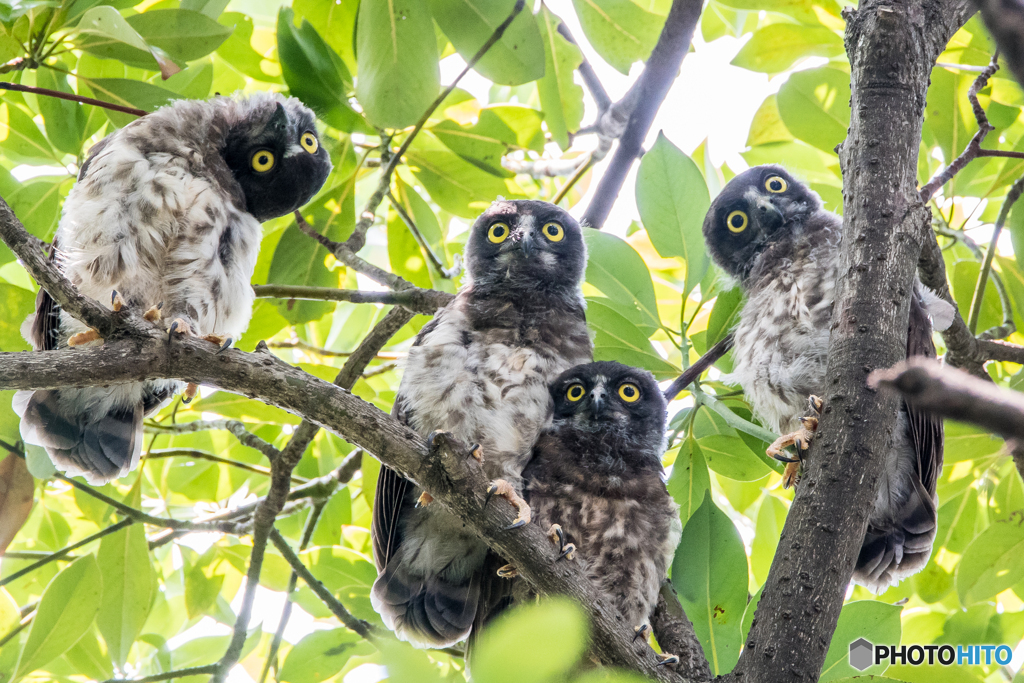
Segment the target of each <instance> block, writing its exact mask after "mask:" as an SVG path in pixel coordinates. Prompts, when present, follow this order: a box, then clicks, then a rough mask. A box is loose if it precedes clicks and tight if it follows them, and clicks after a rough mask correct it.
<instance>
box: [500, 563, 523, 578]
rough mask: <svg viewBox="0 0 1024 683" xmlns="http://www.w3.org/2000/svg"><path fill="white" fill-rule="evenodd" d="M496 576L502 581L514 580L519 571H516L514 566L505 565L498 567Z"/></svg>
mask: <svg viewBox="0 0 1024 683" xmlns="http://www.w3.org/2000/svg"><path fill="white" fill-rule="evenodd" d="M497 574H498V576H500V577H501V578H503V579H514V578H516V577H517V576H519V571H518V570H517V569H516V567H515V565H512V564H506V565H505V566H503V567H498V571H497Z"/></svg>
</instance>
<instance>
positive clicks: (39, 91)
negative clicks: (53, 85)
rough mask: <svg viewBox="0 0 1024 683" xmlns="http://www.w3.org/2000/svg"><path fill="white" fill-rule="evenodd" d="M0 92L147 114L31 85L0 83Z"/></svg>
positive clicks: (138, 110) (132, 113)
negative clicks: (22, 93)
mask: <svg viewBox="0 0 1024 683" xmlns="http://www.w3.org/2000/svg"><path fill="white" fill-rule="evenodd" d="M0 90H13V91H15V92H27V93H32V94H33V95H44V96H46V97H57V98H60V99H62V100H68V101H69V102H78V103H79V104H91V105H92V106H94V107H103V108H104V109H110V110H111V111H119V112H121V113H123V114H131V115H132V116H145V115H146V114H148V113H149V112H147V111H143V110H142V109H136V108H134V107H122V106H121V105H120V104H114V103H113V102H104V101H103V100H97V99H93V98H92V97H82V96H81V95H72V94H71V93H66V92H61V91H59V90H49V89H48V88H36V87H33V86H31V85H21V84H20V83H9V82H7V81H0Z"/></svg>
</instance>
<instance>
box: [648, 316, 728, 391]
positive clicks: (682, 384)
mask: <svg viewBox="0 0 1024 683" xmlns="http://www.w3.org/2000/svg"><path fill="white" fill-rule="evenodd" d="M732 344H733V336H732V332H730V333H729V334H727V335H725V336H724V337H722V340H721V341H720V342H718V343H717V344H715V345H714V346H712V347H711V348H710V349H708V351H707V353H705V354H704V355H703V356H701V357H700V358H698V359H697V361H696V362H695V363H694V364H693V365H691V366H690V367H688V368H686V370H684V371H683V374H681V375H679V377H678V378H677V379H676V380H675V381H674V382H672V384H670V385H669V386H668V389H665V392H664V393H665V400H666V401H671V400H672V399H674V398H675V397H676V396H678V395H679V394H681V393H682V392H683V390H684V389H686V387H688V386H690V385H691V384H693V383H694V382H695V381H697V380H698V379H699V378H700V376H701V375H703V374H704V371H706V370H707V369H708V368H710V367H711V366H712V365H714V364H715V361H717V360H718V359H719V358H721V357H722V356H724V355H725V354H727V353H729V349H731V348H732Z"/></svg>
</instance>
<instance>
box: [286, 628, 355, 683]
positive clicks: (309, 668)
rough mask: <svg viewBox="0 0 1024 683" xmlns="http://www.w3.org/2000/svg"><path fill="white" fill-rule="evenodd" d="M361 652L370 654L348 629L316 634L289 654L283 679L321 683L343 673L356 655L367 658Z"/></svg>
mask: <svg viewBox="0 0 1024 683" xmlns="http://www.w3.org/2000/svg"><path fill="white" fill-rule="evenodd" d="M359 645H363V647H361V648H360V647H359ZM359 650H367V652H366V653H365V654H368V651H369V650H370V647H369V645H368V644H366V643H365V641H363V638H362V636H360V635H359V634H358V633H354V632H353V631H349V630H348V629H347V628H335V629H331V630H329V631H313V632H312V633H310V634H309V635H307V636H306V637H304V638H303V639H302V640H300V641H299V642H298V643H296V644H295V646H294V647H293V648H292V649H291V651H290V652H289V653H288V657H287V658H286V659H285V660H284V666H282V667H281V673H280V676H279V678H280V680H281V681H287V683H319V681H324V680H327V679H328V678H330V677H331V676H334V675H335V674H337V673H338V672H339V671H341V669H342V668H343V667H344V666H345V664H346V663H347V662H348V660H349V658H350V657H352V655H355V654H364V653H363V652H359Z"/></svg>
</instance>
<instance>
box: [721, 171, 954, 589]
mask: <svg viewBox="0 0 1024 683" xmlns="http://www.w3.org/2000/svg"><path fill="white" fill-rule="evenodd" d="M703 230H704V238H705V241H706V243H707V247H708V251H709V252H710V253H711V256H712V258H713V259H714V260H715V262H716V263H717V264H718V265H719V266H721V267H722V268H723V269H724V270H725V272H726V273H727V274H728V275H730V276H731V277H733V278H735V279H736V280H738V281H739V284H740V287H741V288H742V290H743V292H744V294H745V295H746V303H745V305H744V306H743V310H742V312H741V313H740V320H739V324H738V325H737V326H736V329H735V347H734V352H733V353H734V361H735V368H734V371H733V373H732V379H733V380H734V381H736V382H738V383H739V384H740V385H741V386H742V387H743V391H744V393H745V394H746V397H747V400H748V401H750V405H751V407H752V408H753V410H754V412H755V414H757V416H758V417H760V419H761V420H762V421H763V422H764V423H765V424H766V425H767V426H768V427H770V428H771V429H774V430H776V431H777V432H779V433H780V434H785V433H787V432H794V431H796V430H798V428H799V427H800V425H801V417H802V416H803V415H804V413H805V410H806V407H807V403H808V396H809V395H812V394H816V393H817V394H820V393H822V392H824V391H825V385H824V383H825V372H826V366H827V363H828V358H827V355H828V340H829V330H830V324H831V320H832V306H833V301H834V299H835V290H836V282H837V280H838V277H839V251H840V244H841V241H842V219H841V218H839V217H838V216H836V215H835V214H832V213H829V212H828V211H825V210H824V209H823V208H822V204H821V199H820V198H819V197H818V195H817V194H816V193H815V192H813V191H812V190H811V189H810V188H809V187H807V186H806V185H804V184H803V183H801V182H799V181H798V180H796V179H794V178H793V177H792V176H791V175H790V174H789V173H787V172H786V171H785V169H783V168H782V167H780V166H774V165H766V166H758V167H755V168H751V169H750V170H748V171H745V172H743V173H741V174H739V175H738V176H736V177H735V178H733V179H732V180H731V181H730V182H729V184H728V185H726V186H725V188H724V189H723V190H722V192H721V194H719V195H718V197H717V198H716V199H715V201H714V202H713V203H712V204H711V208H710V210H709V211H708V214H707V217H706V218H705V220H704V228H703ZM951 312H952V311H951V308H950V307H949V306H948V304H945V302H943V301H941V300H940V299H938V298H937V297H936V296H935V295H934V294H932V293H931V292H930V291H929V290H927V289H925V288H924V287H923V286H922V285H921V284H920V283H918V284H917V285H916V287H915V292H914V296H913V298H912V300H911V305H910V323H909V327H908V329H907V354H908V355H909V356H928V357H934V356H935V347H934V345H933V344H932V321H931V320H929V315H931V316H932V319H933V320H934V321H935V323H936V325H937V326H939V327H940V328H941V327H942V325H943V324H945V325H947V326H948V324H949V321H950V320H951V319H952V318H951ZM812 404H815V405H814V407H816V408H819V409H820V399H814V400H812ZM809 424H810V425H811V426H814V424H815V422H814V421H813V420H811V421H810V423H809ZM805 434H806V432H805ZM941 469H942V422H941V420H938V419H935V418H931V417H929V416H927V415H924V414H922V413H920V412H918V411H916V410H914V409H912V408H910V407H908V406H906V405H903V406H901V407H900V412H899V416H898V419H897V425H896V430H895V432H894V433H893V437H892V444H891V446H890V449H889V451H888V452H887V454H886V457H885V472H884V474H883V477H882V481H881V483H880V485H879V488H878V496H877V498H876V500H875V503H874V508H873V510H872V511H871V514H870V516H869V518H868V530H867V536H866V538H865V539H864V543H863V545H862V547H861V550H860V555H859V557H858V558H857V564H856V569H855V570H854V574H853V578H854V580H855V581H857V582H858V583H861V584H863V585H865V586H867V587H868V588H869V589H871V590H874V591H881V590H885V588H887V587H888V586H890V585H892V584H894V583H897V582H898V581H900V580H901V579H902V578H904V577H906V576H909V575H911V574H913V573H915V572H917V571H919V570H920V569H922V568H923V567H924V565H925V564H926V563H927V562H928V557H929V555H930V554H931V550H932V542H933V540H934V538H935V532H936V524H937V516H936V506H937V505H938V497H937V496H936V493H935V484H936V479H937V477H938V475H939V472H940V470H941Z"/></svg>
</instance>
